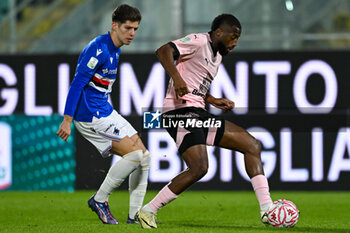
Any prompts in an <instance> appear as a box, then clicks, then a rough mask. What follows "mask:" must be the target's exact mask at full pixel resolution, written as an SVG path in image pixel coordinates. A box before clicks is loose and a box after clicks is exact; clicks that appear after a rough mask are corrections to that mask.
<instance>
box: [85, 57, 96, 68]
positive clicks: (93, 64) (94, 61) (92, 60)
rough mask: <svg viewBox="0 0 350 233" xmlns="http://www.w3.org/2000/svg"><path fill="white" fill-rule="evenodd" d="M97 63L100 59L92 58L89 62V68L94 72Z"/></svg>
mask: <svg viewBox="0 0 350 233" xmlns="http://www.w3.org/2000/svg"><path fill="white" fill-rule="evenodd" d="M97 63H98V59H97V58H96V57H91V58H90V60H89V62H88V63H87V67H89V68H90V69H92V70H93V69H95V67H96V65H97Z"/></svg>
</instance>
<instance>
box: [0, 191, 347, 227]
mask: <svg viewBox="0 0 350 233" xmlns="http://www.w3.org/2000/svg"><path fill="white" fill-rule="evenodd" d="M92 194H93V191H77V192H74V193H65V192H0V232H1V233H5V232H11V233H16V232H21V233H23V232H43V233H50V232H68V233H70V232H73V233H80V232H84V233H91V232H103V233H107V232H114V233H115V232H122V233H125V232H150V231H153V232H167V233H168V232H181V233H184V232H191V233H192V232H200V233H207V232H215V233H216V232H218V233H221V232H249V233H250V232H327V233H338V232H350V192H294V191H293V192H289V191H285V192H271V196H272V198H273V199H274V200H276V199H279V198H286V199H289V200H292V201H293V202H294V203H295V204H296V205H297V206H298V208H299V210H300V213H301V214H300V218H299V222H298V223H297V225H296V226H295V227H294V228H289V229H288V228H287V229H280V228H273V227H271V226H269V227H266V226H264V225H263V224H262V223H260V220H259V210H258V203H257V200H256V198H255V194H254V192H252V191H251V192H241V191H240V192H223V191H187V192H184V193H183V194H182V195H180V197H179V198H178V199H177V200H176V201H174V202H172V203H171V204H169V205H167V206H165V207H164V208H163V209H161V210H160V211H159V213H158V216H157V221H160V222H162V223H163V224H159V225H158V229H141V228H140V226H139V225H138V224H137V225H136V224H133V225H129V224H126V218H127V214H128V201H129V196H128V192H127V191H116V192H114V193H113V194H112V195H111V197H110V199H109V203H110V208H111V211H112V213H113V214H114V216H115V217H116V218H117V219H118V221H119V222H120V224H119V225H104V224H102V223H101V222H100V220H99V219H98V218H97V215H96V214H95V213H94V212H92V211H91V210H90V209H89V208H88V206H87V200H88V199H89V197H90V196H91V195H92ZM155 194H156V192H154V191H148V193H147V195H146V198H145V202H148V201H149V200H151V198H153V197H154V195H155Z"/></svg>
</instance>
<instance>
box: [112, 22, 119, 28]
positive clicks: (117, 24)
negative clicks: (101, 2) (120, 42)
mask: <svg viewBox="0 0 350 233" xmlns="http://www.w3.org/2000/svg"><path fill="white" fill-rule="evenodd" d="M118 26H119V23H118V22H112V29H113V30H116V29H117V28H118Z"/></svg>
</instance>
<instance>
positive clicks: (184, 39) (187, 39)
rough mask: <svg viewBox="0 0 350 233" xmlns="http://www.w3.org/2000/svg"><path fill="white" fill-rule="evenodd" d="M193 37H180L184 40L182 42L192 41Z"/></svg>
mask: <svg viewBox="0 0 350 233" xmlns="http://www.w3.org/2000/svg"><path fill="white" fill-rule="evenodd" d="M191 40H192V39H191V38H190V37H188V36H187V37H185V38H182V39H180V41H181V42H182V43H187V42H190V41H191Z"/></svg>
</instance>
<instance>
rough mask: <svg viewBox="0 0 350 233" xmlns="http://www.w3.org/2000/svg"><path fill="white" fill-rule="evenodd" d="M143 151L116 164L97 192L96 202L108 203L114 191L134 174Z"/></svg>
mask: <svg viewBox="0 0 350 233" xmlns="http://www.w3.org/2000/svg"><path fill="white" fill-rule="evenodd" d="M142 156H143V153H142V150H136V151H133V152H130V153H129V154H126V155H124V156H123V159H121V160H119V161H118V162H116V163H115V164H114V165H113V166H112V167H111V168H110V169H109V171H108V174H107V176H106V178H105V179H104V181H103V183H102V184H101V186H100V188H99V190H98V191H97V192H96V195H95V198H94V199H95V200H96V201H97V202H105V201H108V197H109V195H110V194H111V193H112V192H113V190H114V189H116V188H118V187H119V186H120V185H121V184H122V183H123V181H124V180H125V178H126V177H127V176H128V175H129V174H130V173H131V172H133V171H134V170H135V169H136V168H137V167H138V166H139V165H140V162H141V160H142Z"/></svg>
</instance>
